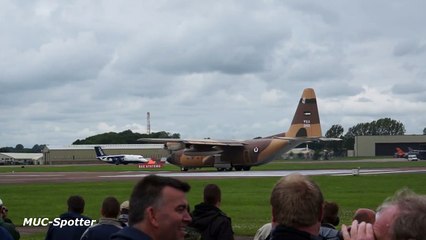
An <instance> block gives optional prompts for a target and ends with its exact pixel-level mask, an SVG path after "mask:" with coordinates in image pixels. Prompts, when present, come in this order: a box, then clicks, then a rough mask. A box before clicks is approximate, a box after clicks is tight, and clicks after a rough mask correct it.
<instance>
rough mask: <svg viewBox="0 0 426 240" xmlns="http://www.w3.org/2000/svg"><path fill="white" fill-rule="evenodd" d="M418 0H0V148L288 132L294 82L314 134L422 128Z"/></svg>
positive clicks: (424, 43) (425, 100)
mask: <svg viewBox="0 0 426 240" xmlns="http://www.w3.org/2000/svg"><path fill="white" fill-rule="evenodd" d="M425 9H426V1H423V0H407V1H393V0H377V1H349V0H347V1H341V0H329V1H315V0H312V1H310V0H292V1H281V0H277V1H274V0H265V1H260V0H252V1H248V0H244V1H228V0H223V1H221V0H218V1H217V0H215V1H197V0H187V1H179V0H178V1H171V0H164V1H163V0H153V1H148V0H143V1H139V0H134V1H130V0H129V1H127V0H123V1H115V0H111V1H95V0H94V1H86V0H81V1H79V0H76V1H53V0H52V1H36V0H34V1H16V0H0V15H1V19H2V21H1V22H0V30H1V38H0V96H1V99H0V147H4V146H15V145H16V144H23V145H24V146H25V147H32V146H33V145H34V144H50V145H69V144H71V143H72V142H74V141H75V140H77V139H84V138H86V137H89V136H92V135H95V134H99V133H104V132H109V131H114V132H119V131H123V130H126V129H131V130H132V131H136V132H141V133H145V132H146V125H147V124H146V113H147V112H150V113H151V131H163V130H164V131H168V132H172V133H180V134H181V137H183V138H205V137H210V138H217V139H246V138H253V137H257V136H265V135H271V134H274V133H278V132H282V131H286V130H287V129H288V126H289V124H290V122H291V120H292V117H293V114H294V111H295V108H296V104H297V102H298V100H299V98H300V95H301V93H302V91H303V89H304V88H306V87H311V88H314V89H315V91H316V95H317V98H318V103H319V110H320V116H321V121H322V128H323V133H325V132H326V131H327V130H328V129H329V128H330V127H331V126H332V125H333V124H340V125H342V126H343V127H344V129H345V132H346V131H347V130H348V128H350V127H352V126H354V125H356V124H358V123H363V122H370V121H373V120H377V119H380V118H384V117H390V118H392V119H395V120H398V121H400V122H402V123H403V124H404V125H405V127H406V130H407V132H406V133H407V134H421V133H422V132H423V129H424V128H425V127H426V114H425V113H426V83H425V81H424V80H425V78H426V30H425V26H424V23H425V22H426V14H425V12H424V10H425Z"/></svg>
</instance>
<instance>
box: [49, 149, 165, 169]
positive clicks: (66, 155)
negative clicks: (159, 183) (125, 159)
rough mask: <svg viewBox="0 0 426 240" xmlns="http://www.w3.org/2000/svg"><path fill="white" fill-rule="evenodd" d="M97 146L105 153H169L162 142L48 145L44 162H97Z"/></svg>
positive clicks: (161, 155) (149, 155) (158, 156)
mask: <svg viewBox="0 0 426 240" xmlns="http://www.w3.org/2000/svg"><path fill="white" fill-rule="evenodd" d="M95 146H101V147H102V149H103V150H104V152H105V154H108V155H112V154H138V155H142V156H144V157H145V158H152V159H161V158H164V157H168V155H169V153H168V151H167V150H165V149H163V145H162V144H109V145H103V144H97V145H70V146H46V147H45V148H44V149H43V157H44V164H48V165H53V164H94V163H95V164H96V163H100V161H99V160H98V159H96V153H95V149H94V147H95Z"/></svg>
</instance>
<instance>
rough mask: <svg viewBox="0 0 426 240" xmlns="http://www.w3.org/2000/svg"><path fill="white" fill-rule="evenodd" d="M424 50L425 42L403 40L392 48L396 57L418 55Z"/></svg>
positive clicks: (425, 48) (425, 47)
mask: <svg viewBox="0 0 426 240" xmlns="http://www.w3.org/2000/svg"><path fill="white" fill-rule="evenodd" d="M425 50H426V44H422V43H419V42H414V41H405V42H400V43H398V44H397V45H396V46H395V48H394V50H393V54H394V55H395V56H397V57H402V56H407V55H419V54H422V53H424V52H425Z"/></svg>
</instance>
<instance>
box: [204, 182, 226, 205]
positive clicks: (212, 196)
mask: <svg viewBox="0 0 426 240" xmlns="http://www.w3.org/2000/svg"><path fill="white" fill-rule="evenodd" d="M203 195H204V203H206V204H209V205H213V206H216V205H219V203H220V202H221V199H222V198H221V192H220V188H219V186H217V185H216V184H208V185H206V186H205V187H204V194H203Z"/></svg>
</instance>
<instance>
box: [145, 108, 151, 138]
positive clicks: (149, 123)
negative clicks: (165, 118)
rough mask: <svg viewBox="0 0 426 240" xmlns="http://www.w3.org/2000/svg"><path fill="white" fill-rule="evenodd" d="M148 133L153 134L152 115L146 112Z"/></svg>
mask: <svg viewBox="0 0 426 240" xmlns="http://www.w3.org/2000/svg"><path fill="white" fill-rule="evenodd" d="M146 133H147V134H151V115H150V114H149V112H147V113H146Z"/></svg>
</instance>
